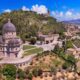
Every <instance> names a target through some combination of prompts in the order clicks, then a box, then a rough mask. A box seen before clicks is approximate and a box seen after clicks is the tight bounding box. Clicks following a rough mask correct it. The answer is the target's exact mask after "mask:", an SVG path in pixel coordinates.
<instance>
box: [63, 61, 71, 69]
mask: <svg viewBox="0 0 80 80" xmlns="http://www.w3.org/2000/svg"><path fill="white" fill-rule="evenodd" d="M70 66H71V64H70V63H68V62H65V63H64V64H63V65H62V68H63V69H68V68H69V67H70Z"/></svg>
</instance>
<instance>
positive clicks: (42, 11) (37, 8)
mask: <svg viewBox="0 0 80 80" xmlns="http://www.w3.org/2000/svg"><path fill="white" fill-rule="evenodd" d="M31 10H32V11H35V12H37V13H38V14H46V13H47V12H48V9H47V7H46V6H45V5H40V6H39V5H37V4H36V5H33V6H32V8H31Z"/></svg>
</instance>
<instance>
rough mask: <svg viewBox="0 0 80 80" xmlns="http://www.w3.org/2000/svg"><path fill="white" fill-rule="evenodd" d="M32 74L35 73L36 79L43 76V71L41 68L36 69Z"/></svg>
mask: <svg viewBox="0 0 80 80" xmlns="http://www.w3.org/2000/svg"><path fill="white" fill-rule="evenodd" d="M32 73H33V75H34V76H35V77H36V76H41V74H42V70H41V69H39V68H35V69H33V71H32Z"/></svg>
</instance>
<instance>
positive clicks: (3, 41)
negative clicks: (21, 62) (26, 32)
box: [0, 19, 22, 58]
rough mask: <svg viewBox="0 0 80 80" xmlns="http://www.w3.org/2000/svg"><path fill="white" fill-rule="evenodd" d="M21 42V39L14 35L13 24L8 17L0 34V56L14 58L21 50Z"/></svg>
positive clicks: (14, 28)
mask: <svg viewBox="0 0 80 80" xmlns="http://www.w3.org/2000/svg"><path fill="white" fill-rule="evenodd" d="M21 43H22V41H21V39H20V38H18V37H17V36H16V27H15V25H14V24H12V23H11V21H10V19H8V22H7V23H6V24H4V25H3V29H2V35H1V36H0V56H3V57H11V58H16V57H17V56H18V53H19V52H20V50H21Z"/></svg>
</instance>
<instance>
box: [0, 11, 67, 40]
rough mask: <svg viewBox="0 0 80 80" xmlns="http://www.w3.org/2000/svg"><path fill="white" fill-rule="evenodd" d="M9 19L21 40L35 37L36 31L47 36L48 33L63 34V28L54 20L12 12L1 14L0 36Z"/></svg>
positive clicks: (30, 12)
mask: <svg viewBox="0 0 80 80" xmlns="http://www.w3.org/2000/svg"><path fill="white" fill-rule="evenodd" d="M8 18H10V19H11V21H12V23H13V24H15V26H16V28H17V33H18V35H19V36H21V37H22V39H26V38H29V37H30V36H36V34H37V32H38V31H42V32H43V33H45V34H47V33H48V32H57V33H61V32H63V31H64V30H65V29H64V26H63V24H62V23H60V22H57V21H56V19H55V18H52V17H46V16H44V15H39V14H37V13H35V12H32V11H21V10H19V11H12V12H11V13H2V14H1V15H0V34H1V33H2V32H1V31H2V26H3V24H5V23H6V22H7V19H8Z"/></svg>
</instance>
